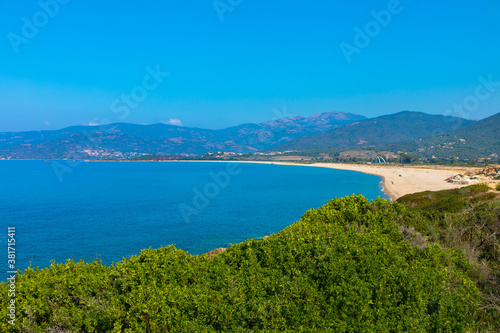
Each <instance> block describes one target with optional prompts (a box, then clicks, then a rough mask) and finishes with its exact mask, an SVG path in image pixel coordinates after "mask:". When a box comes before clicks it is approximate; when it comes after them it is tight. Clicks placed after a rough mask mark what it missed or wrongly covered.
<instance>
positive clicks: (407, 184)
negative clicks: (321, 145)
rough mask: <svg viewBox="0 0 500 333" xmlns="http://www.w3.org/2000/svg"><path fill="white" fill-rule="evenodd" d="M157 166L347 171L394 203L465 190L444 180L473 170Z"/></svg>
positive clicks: (340, 165) (324, 165)
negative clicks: (374, 179)
mask: <svg viewBox="0 0 500 333" xmlns="http://www.w3.org/2000/svg"><path fill="white" fill-rule="evenodd" d="M160 162H198V163H199V162H210V163H213V162H215V163H231V162H232V163H254V164H273V165H290V166H305V167H316V168H327V169H336V170H348V171H355V172H361V173H366V174H370V175H374V176H378V177H380V178H381V184H380V185H381V187H382V191H383V192H384V193H385V194H386V195H387V196H388V197H389V198H391V200H392V201H396V200H397V199H399V198H401V197H402V196H404V195H407V194H412V193H418V192H424V191H440V190H449V189H456V188H460V187H465V186H468V185H471V184H467V185H459V184H456V183H448V182H447V181H446V179H447V178H449V177H452V176H455V175H456V174H458V173H464V172H466V171H470V170H472V169H480V168H473V167H452V166H427V165H425V166H409V167H407V166H402V165H396V166H394V165H373V164H372V165H368V164H344V163H313V164H301V163H293V162H279V161H201V160H200V161H183V160H170V161H160Z"/></svg>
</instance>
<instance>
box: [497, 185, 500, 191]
mask: <svg viewBox="0 0 500 333" xmlns="http://www.w3.org/2000/svg"><path fill="white" fill-rule="evenodd" d="M496 190H497V191H500V183H498V184H497V187H496Z"/></svg>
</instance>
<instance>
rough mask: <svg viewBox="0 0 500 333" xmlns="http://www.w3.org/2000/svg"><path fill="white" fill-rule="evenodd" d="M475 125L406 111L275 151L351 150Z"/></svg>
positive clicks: (304, 138)
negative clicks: (351, 148) (350, 148)
mask: <svg viewBox="0 0 500 333" xmlns="http://www.w3.org/2000/svg"><path fill="white" fill-rule="evenodd" d="M472 123H473V121H470V120H465V119H462V118H458V117H451V116H442V115H430V114H426V113H423V112H411V111H402V112H399V113H396V114H390V115H384V116H380V117H376V118H371V119H364V120H360V121H357V122H353V123H351V124H348V125H345V126H342V127H338V128H335V129H333V130H331V131H328V132H326V133H319V134H314V135H310V136H304V137H301V138H297V139H294V140H292V141H290V142H288V143H286V144H284V145H281V146H279V147H276V148H273V150H276V151H288V150H311V149H318V148H348V147H363V146H373V145H382V144H389V143H399V142H407V141H413V140H418V139H423V138H427V137H430V136H433V135H437V134H444V133H451V132H453V131H456V130H459V129H461V128H463V127H466V126H467V125H470V124H472Z"/></svg>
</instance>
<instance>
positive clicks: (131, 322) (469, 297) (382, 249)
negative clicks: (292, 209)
mask: <svg viewBox="0 0 500 333" xmlns="http://www.w3.org/2000/svg"><path fill="white" fill-rule="evenodd" d="M408 214H409V211H408V209H407V208H406V207H405V206H403V205H401V204H398V203H392V202H390V201H387V200H382V199H379V200H376V201H373V202H368V201H367V200H366V199H365V198H363V197H362V196H352V197H346V198H344V199H335V200H332V201H330V202H329V203H328V204H326V205H324V206H322V207H320V208H319V209H312V210H309V211H308V212H306V213H305V214H304V216H303V217H302V219H301V220H300V221H298V222H296V223H294V224H293V225H291V226H289V227H287V228H285V229H284V230H283V231H281V232H280V233H278V234H275V235H272V236H271V237H269V238H267V239H264V240H255V239H252V240H248V241H246V242H243V243H240V244H237V245H234V246H231V247H230V248H229V249H227V250H226V251H225V252H223V253H220V254H218V255H216V256H215V257H213V258H208V256H207V255H202V256H191V255H188V254H186V253H185V252H184V251H182V250H178V249H176V248H175V247H172V246H170V247H165V248H161V249H157V250H152V249H148V250H143V251H141V254H140V255H139V256H134V257H131V258H129V259H128V260H123V261H121V262H119V263H117V264H116V265H114V266H112V267H106V266H103V265H101V264H100V263H98V262H93V263H87V264H86V263H83V262H80V263H74V262H72V261H68V262H67V263H66V264H61V265H51V267H49V268H46V269H42V270H33V269H29V270H27V271H25V272H24V273H22V274H20V275H18V277H17V281H16V292H17V295H16V302H17V315H18V318H17V326H16V327H15V328H14V327H11V326H9V325H7V324H6V322H5V320H3V321H1V322H0V331H2V332H19V331H22V332H47V331H56V330H60V331H70V332H167V331H168V332H215V331H226V332H235V331H237V332H243V331H249V330H255V331H292V330H294V331H317V332H325V331H329V332H368V331H371V332H400V331H408V332H445V331H446V332H464V331H467V330H472V329H473V328H474V318H475V317H474V316H475V314H476V313H477V311H478V303H479V299H480V295H479V290H478V288H477V286H476V283H474V281H472V280H471V278H470V277H469V275H470V274H471V272H473V269H474V267H473V265H471V264H470V263H468V262H467V261H466V260H465V257H464V256H463V254H461V253H460V252H459V251H454V250H448V249H444V248H443V247H441V246H439V245H437V244H431V243H429V244H427V245H426V246H425V247H424V246H422V247H418V246H415V247H413V246H412V244H410V243H409V242H408V241H407V240H405V237H404V236H403V235H402V234H401V233H400V232H399V231H398V225H397V223H396V221H397V220H398V219H402V218H404V217H405V216H407V215H408ZM407 233H409V235H410V236H411V237H413V238H411V239H410V240H411V241H415V240H416V239H415V238H414V236H415V235H416V234H415V233H414V232H413V231H408V232H407ZM6 288H7V286H6V284H5V283H2V284H0V294H1V295H6V293H7V290H6ZM6 301H7V300H6V298H5V297H2V298H1V299H0V316H1V317H2V318H6V314H7V313H6V311H7V304H6Z"/></svg>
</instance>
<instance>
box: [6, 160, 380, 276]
mask: <svg viewBox="0 0 500 333" xmlns="http://www.w3.org/2000/svg"><path fill="white" fill-rule="evenodd" d="M54 163H55V162H43V161H0V189H1V191H0V218H1V225H2V229H1V230H0V240H1V241H2V244H4V245H5V247H6V244H7V228H8V227H16V259H17V262H16V269H25V268H27V267H28V265H30V262H31V266H32V267H35V266H39V267H47V266H49V265H50V262H51V260H55V261H56V263H60V262H64V261H65V260H66V259H68V258H69V259H74V260H76V261H79V260H81V259H83V260H85V261H92V260H95V259H96V258H97V257H99V258H101V259H102V260H103V262H104V263H106V264H110V263H112V262H116V261H119V260H121V259H123V257H128V256H131V255H137V254H139V252H140V250H141V249H146V248H149V247H152V248H159V247H161V246H162V245H164V246H166V245H170V244H173V245H175V246H176V247H177V248H180V249H183V250H185V251H187V252H189V253H191V254H200V253H204V252H208V251H210V250H212V249H214V248H217V247H227V246H229V245H230V244H231V243H233V244H234V243H239V242H241V241H244V240H245V239H248V238H254V237H262V236H265V235H270V234H272V233H277V232H279V231H280V230H282V229H283V228H284V227H286V226H288V225H290V224H292V223H293V222H295V221H297V220H298V219H300V218H301V216H302V215H303V214H304V213H305V212H306V211H307V210H309V209H311V208H317V207H319V206H321V205H323V204H325V203H326V202H328V201H329V200H331V199H333V198H334V197H343V196H346V195H351V194H353V193H360V194H363V195H364V196H365V197H367V198H368V199H376V198H377V197H378V196H381V197H383V198H387V196H386V195H384V193H383V192H382V191H381V187H380V181H381V179H380V178H379V177H377V176H372V175H367V174H363V173H358V172H352V171H344V170H333V169H326V168H317V167H307V166H286V165H265V164H252V163H237V164H234V163H233V164H230V163H210V162H141V163H139V162H137V163H105V162H95V163H80V164H78V163H74V165H71V168H69V169H63V170H61V169H60V168H56V170H58V172H59V173H60V175H59V176H60V178H58V176H57V175H56V172H55V171H54V166H56V165H57V164H54ZM66 164H67V162H64V161H63V162H60V164H59V167H60V166H61V165H63V166H65V167H67V166H66ZM61 173H62V175H61ZM5 256H6V257H5V265H6V261H7V254H5Z"/></svg>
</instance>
